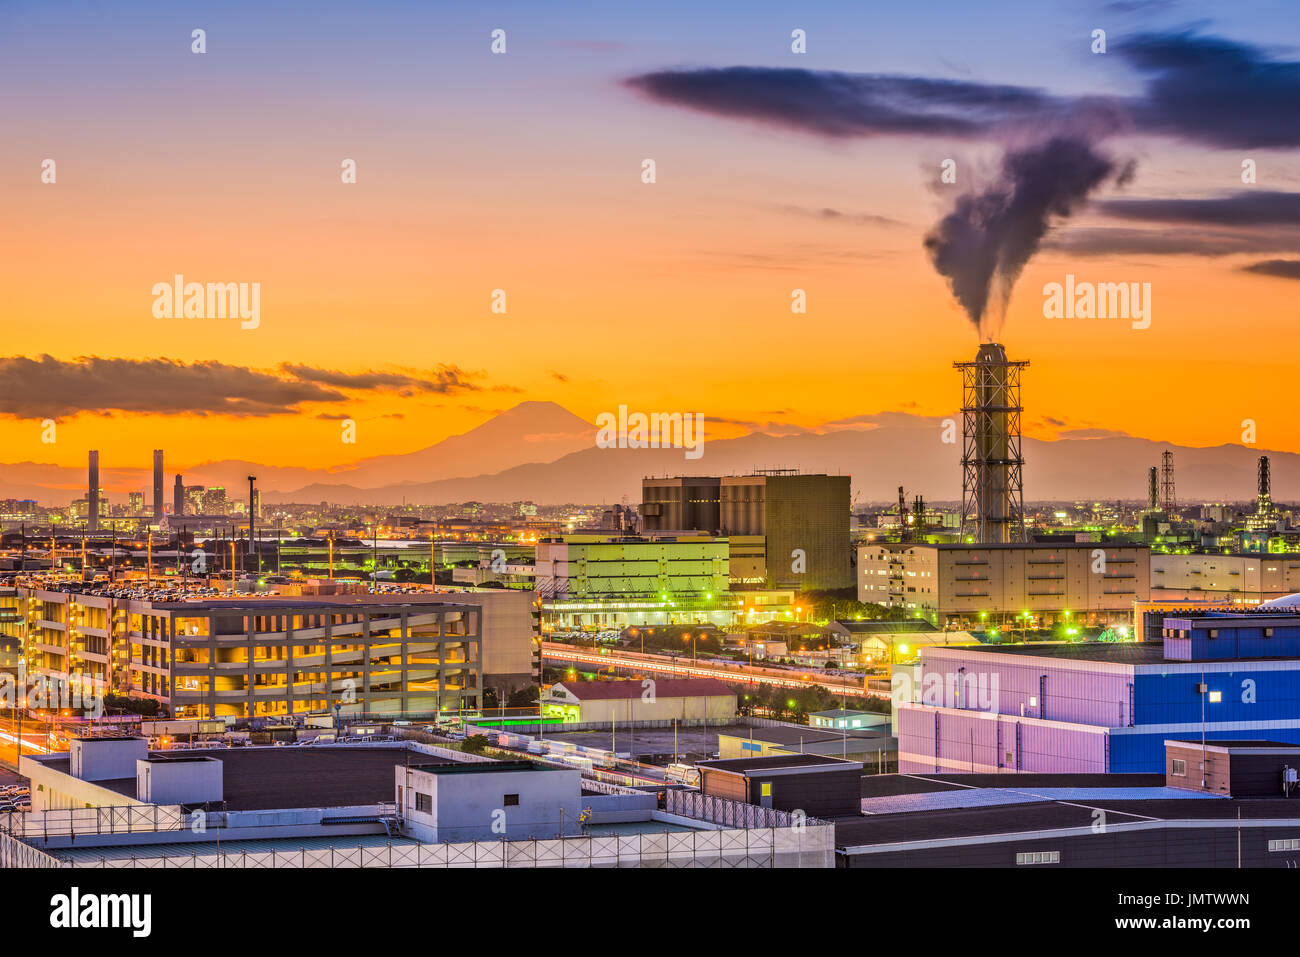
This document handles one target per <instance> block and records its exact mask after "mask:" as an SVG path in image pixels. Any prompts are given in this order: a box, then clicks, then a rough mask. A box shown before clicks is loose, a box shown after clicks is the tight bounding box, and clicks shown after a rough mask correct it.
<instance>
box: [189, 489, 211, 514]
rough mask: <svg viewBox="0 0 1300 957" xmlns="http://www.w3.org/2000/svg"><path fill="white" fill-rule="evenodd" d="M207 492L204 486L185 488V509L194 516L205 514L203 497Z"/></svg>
mask: <svg viewBox="0 0 1300 957" xmlns="http://www.w3.org/2000/svg"><path fill="white" fill-rule="evenodd" d="M206 491H207V490H206V489H205V488H204V487H203V486H202V485H187V486H185V508H186V510H187V511H189V512H191V513H192V514H194V515H202V514H203V495H204V492H206Z"/></svg>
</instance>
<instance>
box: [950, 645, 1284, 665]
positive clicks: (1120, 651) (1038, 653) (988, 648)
mask: <svg viewBox="0 0 1300 957" xmlns="http://www.w3.org/2000/svg"><path fill="white" fill-rule="evenodd" d="M948 647H951V648H952V649H953V650H954V651H957V652H961V653H965V652H968V651H973V652H976V653H979V654H992V655H1026V656H1028V657H1031V658H1063V659H1069V660H1071V661H1110V662H1114V663H1116V664H1125V665H1162V664H1179V665H1187V664H1194V663H1200V662H1203V663H1205V664H1214V665H1227V664H1228V663H1229V662H1231V661H1234V660H1238V659H1232V658H1206V659H1201V658H1194V659H1192V660H1191V661H1184V660H1183V659H1181V658H1166V657H1165V645H1164V642H1163V641H1114V642H1110V641H1078V642H1075V641H1030V642H1026V643H1024V644H1016V645H952V646H948ZM943 648H944V646H942V645H927V646H926V647H925V650H926V651H927V652H930V651H942V650H943ZM1243 660H1247V661H1300V658H1296V657H1294V656H1291V655H1283V656H1279V657H1275V658H1273V657H1270V658H1262V657H1260V658H1256V657H1253V656H1252V657H1250V658H1248V659H1243Z"/></svg>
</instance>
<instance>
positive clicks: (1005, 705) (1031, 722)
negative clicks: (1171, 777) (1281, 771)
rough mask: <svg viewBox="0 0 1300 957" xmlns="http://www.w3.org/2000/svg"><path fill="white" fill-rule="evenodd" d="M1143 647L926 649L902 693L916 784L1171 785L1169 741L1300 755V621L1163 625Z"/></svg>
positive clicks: (904, 743)
mask: <svg viewBox="0 0 1300 957" xmlns="http://www.w3.org/2000/svg"><path fill="white" fill-rule="evenodd" d="M1162 631H1163V637H1162V639H1161V640H1158V641H1155V640H1153V641H1146V642H1142V643H1057V642H1050V643H1049V642H1042V643H1030V644H1022V645H1005V646H999V645H980V646H974V647H967V648H935V647H932V648H926V649H924V650H923V651H922V653H921V667H920V676H919V677H918V678H916V679H913V680H915V681H917V682H919V684H920V688H919V689H904V690H905V691H906V690H919V697H920V701H916V700H913V699H914V698H915V697H916V696H915V695H912V694H907V693H903V694H900V696H899V697H900V700H899V703H898V708H897V710H898V737H899V745H898V748H899V770H900V771H902V772H904V773H907V772H914V773H925V772H937V771H946V772H957V771H964V772H970V773H999V774H1000V773H1012V772H1042V773H1096V774H1110V773H1127V772H1163V771H1164V769H1165V742H1166V740H1168V739H1171V738H1181V739H1188V738H1197V739H1200V738H1201V737H1204V738H1205V739H1206V740H1208V741H1216V742H1217V741H1234V740H1240V741H1249V740H1259V739H1268V740H1270V741H1276V742H1282V743H1287V744H1297V743H1300V721H1297V720H1296V715H1297V714H1300V617H1298V616H1296V615H1294V614H1292V613H1289V612H1288V613H1286V614H1274V615H1270V614H1263V613H1259V612H1256V613H1253V614H1248V615H1227V614H1225V615H1205V616H1198V617H1188V618H1174V617H1168V618H1166V619H1165V620H1164V628H1163V629H1162Z"/></svg>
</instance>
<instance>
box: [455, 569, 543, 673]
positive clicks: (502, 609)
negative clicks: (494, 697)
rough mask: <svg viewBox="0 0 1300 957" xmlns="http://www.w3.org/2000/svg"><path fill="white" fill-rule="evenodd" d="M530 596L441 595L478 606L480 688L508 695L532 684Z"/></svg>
mask: <svg viewBox="0 0 1300 957" xmlns="http://www.w3.org/2000/svg"><path fill="white" fill-rule="evenodd" d="M533 598H534V596H533V593H532V592H531V591H498V590H486V591H477V592H450V593H440V594H439V595H438V599H439V600H440V601H445V602H448V603H450V604H465V605H478V606H479V607H480V608H481V609H482V610H483V621H482V624H481V626H480V627H481V633H482V636H483V641H482V645H481V648H482V655H483V687H484V688H501V689H504V690H505V691H506V693H507V694H509V693H510V692H511V691H513V690H515V689H516V688H519V687H521V686H523V685H528V684H534V683H535V682H536V678H535V676H534V671H535V669H534V667H533V648H534V646H533Z"/></svg>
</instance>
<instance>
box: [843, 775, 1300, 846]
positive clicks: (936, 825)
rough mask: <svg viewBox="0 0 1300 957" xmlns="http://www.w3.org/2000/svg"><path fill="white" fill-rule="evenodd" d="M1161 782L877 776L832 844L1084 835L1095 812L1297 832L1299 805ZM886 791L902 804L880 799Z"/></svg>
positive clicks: (1111, 820) (1148, 778)
mask: <svg viewBox="0 0 1300 957" xmlns="http://www.w3.org/2000/svg"><path fill="white" fill-rule="evenodd" d="M890 778H892V779H894V780H893V781H887V780H885V779H890ZM958 782H964V783H965V784H967V785H974V786H973V787H971V786H967V787H963V786H962V784H961V783H958ZM1148 782H1149V783H1148ZM1164 783H1165V782H1164V776H1163V775H1159V774H1155V775H1130V774H1074V775H1071V774H1060V775H1041V774H1002V775H979V774H972V775H965V774H963V775H907V774H898V775H883V776H880V777H879V778H876V779H873V780H869V781H864V792H865V791H866V790H867V788H868V787H870V788H871V790H872V792H873V793H874V794H875V795H877V796H876V797H873V798H870V799H867V800H864V802H863V807H864V813H863V814H860V815H853V816H846V817H837V818H834V819H833V820H834V824H835V843H836V845H837V846H839V847H848V848H854V847H864V848H865V847H873V846H877V845H883V844H906V843H911V842H914V841H944V840H951V839H954V838H962V837H979V836H983V835H997V834H1018V833H1022V832H1023V833H1029V832H1034V831H1052V830H1058V829H1062V828H1090V827H1092V826H1093V825H1094V823H1095V822H1096V820H1097V817H1096V814H1095V812H1096V811H1098V810H1100V811H1103V812H1104V813H1105V820H1106V822H1107V823H1108V824H1125V823H1138V822H1143V821H1146V822H1151V821H1162V820H1203V821H1235V820H1236V818H1237V815H1238V813H1239V812H1240V814H1241V817H1242V818H1243V819H1245V820H1265V819H1277V818H1288V819H1290V818H1294V819H1295V821H1296V824H1297V826H1300V801H1296V800H1286V799H1284V798H1281V797H1277V798H1251V799H1236V798H1229V797H1223V796H1220V795H1214V794H1206V793H1203V792H1199V791H1181V790H1180V789H1174V788H1166V787H1165V786H1164ZM990 784H992V786H990ZM891 791H892V792H893V793H894V794H895V795H902V796H904V797H903V799H899V798H892V799H891V798H888V797H886V796H885V795H886V794H888V793H889V792H891Z"/></svg>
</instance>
